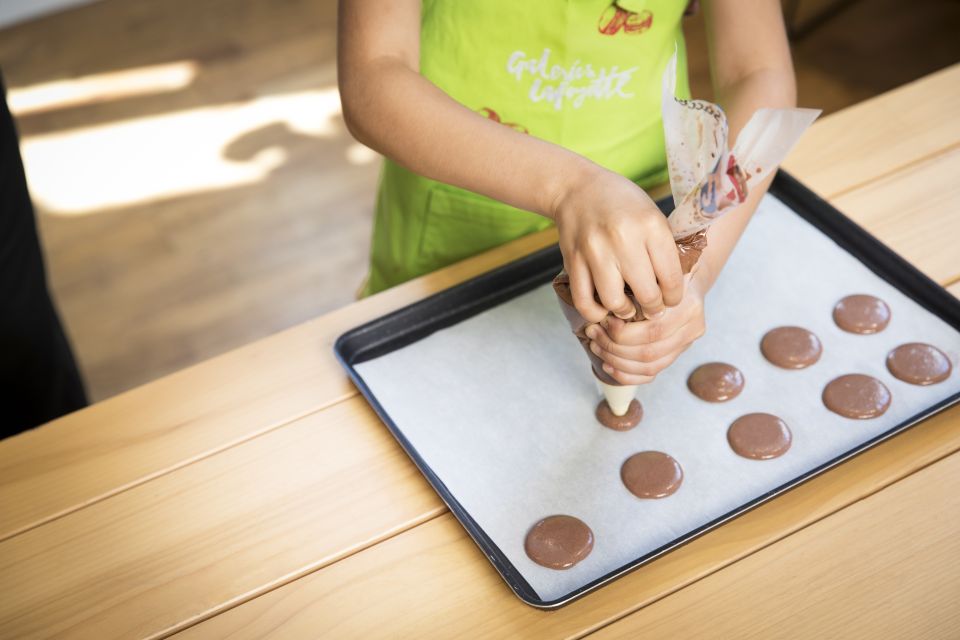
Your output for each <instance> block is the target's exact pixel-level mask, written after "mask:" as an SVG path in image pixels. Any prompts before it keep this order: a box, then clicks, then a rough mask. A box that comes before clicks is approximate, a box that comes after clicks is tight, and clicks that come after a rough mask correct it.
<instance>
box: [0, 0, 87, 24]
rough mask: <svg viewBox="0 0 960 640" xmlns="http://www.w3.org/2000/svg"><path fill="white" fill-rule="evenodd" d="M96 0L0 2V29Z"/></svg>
mask: <svg viewBox="0 0 960 640" xmlns="http://www.w3.org/2000/svg"><path fill="white" fill-rule="evenodd" d="M93 1H94V0H0V29H2V28H3V27H9V26H10V25H12V24H16V23H18V22H24V21H26V20H30V19H31V18H36V17H38V16H41V15H43V14H46V13H53V12H55V11H60V10H62V9H67V8H69V7H73V6H76V5H79V4H89V3H90V2H93Z"/></svg>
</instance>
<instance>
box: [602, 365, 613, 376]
mask: <svg viewBox="0 0 960 640" xmlns="http://www.w3.org/2000/svg"><path fill="white" fill-rule="evenodd" d="M603 370H604V371H606V372H607V373H609V374H610V375H613V367H611V366H610V365H608V364H604V365H603Z"/></svg>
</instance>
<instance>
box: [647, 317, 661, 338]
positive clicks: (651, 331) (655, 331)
mask: <svg viewBox="0 0 960 640" xmlns="http://www.w3.org/2000/svg"><path fill="white" fill-rule="evenodd" d="M647 322H649V323H650V324H648V325H647V342H657V341H658V340H660V339H661V338H663V325H662V324H660V323H659V322H653V321H651V320H648V321H647Z"/></svg>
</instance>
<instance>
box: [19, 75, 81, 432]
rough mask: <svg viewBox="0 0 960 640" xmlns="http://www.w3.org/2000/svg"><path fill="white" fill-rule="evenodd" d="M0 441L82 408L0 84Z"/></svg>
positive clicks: (76, 375)
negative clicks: (49, 285) (45, 270)
mask: <svg viewBox="0 0 960 640" xmlns="http://www.w3.org/2000/svg"><path fill="white" fill-rule="evenodd" d="M0 97H2V100H0V438H3V437H7V436H10V435H13V434H15V433H18V432H20V431H23V430H24V429H29V428H31V427H35V426H37V425H40V424H43V423H44V422H48V421H50V420H53V419H54V418H56V417H58V416H61V415H63V414H65V413H69V412H71V411H75V410H77V409H80V408H82V407H84V406H86V404H87V400H86V395H85V394H84V390H83V383H82V382H81V380H80V374H79V372H78V371H77V365H76V362H75V361H74V359H73V354H72V353H71V351H70V344H69V343H68V342H67V337H66V336H65V335H64V333H63V328H62V327H61V326H60V319H59V318H58V317H57V312H56V310H55V309H54V307H53V302H52V300H51V299H50V293H49V291H48V290H47V282H46V275H45V273H44V266H43V256H42V255H41V253H40V241H39V237H38V236H37V226H36V221H35V219H34V212H33V205H32V204H31V203H30V195H29V193H28V192H27V181H26V178H25V176H24V172H23V163H22V162H21V160H20V147H19V144H18V140H17V133H16V129H15V128H14V124H13V118H12V117H11V115H10V110H9V108H8V107H7V102H6V90H5V89H4V86H3V78H2V77H0Z"/></svg>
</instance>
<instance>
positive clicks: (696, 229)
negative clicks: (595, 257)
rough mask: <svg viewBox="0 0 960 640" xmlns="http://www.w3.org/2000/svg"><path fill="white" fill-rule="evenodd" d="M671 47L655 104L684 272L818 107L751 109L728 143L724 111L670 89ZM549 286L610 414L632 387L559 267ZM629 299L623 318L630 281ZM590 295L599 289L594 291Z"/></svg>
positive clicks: (617, 411)
mask: <svg viewBox="0 0 960 640" xmlns="http://www.w3.org/2000/svg"><path fill="white" fill-rule="evenodd" d="M676 81H677V54H676V53H674V54H673V57H672V58H671V59H670V62H669V63H668V64H667V68H666V71H664V73H663V84H662V94H661V109H662V112H663V132H664V136H665V140H666V150H667V170H668V172H669V174H670V189H671V191H672V192H673V203H674V210H673V212H672V213H671V214H670V217H669V218H667V223H668V224H669V225H670V230H671V231H672V232H673V238H674V240H675V241H676V243H677V252H678V253H679V255H680V267H681V269H682V270H683V273H684V275H685V276H686V274H689V273H691V272H692V271H693V270H694V269H695V267H696V264H697V261H698V260H699V259H700V255H701V254H702V253H703V251H704V250H705V249H706V248H707V228H708V227H709V226H710V225H711V224H713V223H714V222H716V220H717V219H718V218H720V216H722V215H724V214H725V213H727V212H728V211H731V210H733V209H734V208H736V207H737V205H739V204H740V203H742V202H743V201H744V200H746V198H747V195H748V194H749V192H750V188H751V186H755V185H757V184H758V183H759V182H760V181H762V180H763V179H764V178H766V177H767V176H768V175H770V173H771V172H773V171H774V170H775V169H776V168H777V165H779V164H780V162H782V161H783V159H784V158H785V157H786V156H787V154H788V153H789V152H790V150H791V149H792V148H793V146H794V144H796V142H797V140H799V139H800V136H801V135H803V132H804V131H806V130H807V128H808V127H809V126H810V125H811V124H812V123H813V121H814V120H816V118H817V116H819V115H820V111H819V110H818V109H758V110H757V111H756V112H755V113H754V114H753V116H752V117H751V118H750V120H749V122H747V124H746V126H744V128H743V130H741V131H740V135H739V136H738V137H737V141H736V144H734V146H733V149H729V148H728V146H727V135H728V127H727V117H726V115H725V114H724V113H723V110H722V109H721V108H720V107H719V106H717V105H715V104H713V103H711V102H707V101H705V100H681V99H678V98H677V97H676ZM553 289H554V291H555V292H556V294H557V298H558V300H559V301H560V308H561V310H562V311H563V314H564V316H565V317H566V318H567V322H568V323H569V324H570V330H571V331H573V334H574V335H575V336H576V337H577V339H578V340H579V341H580V344H581V345H582V346H583V349H584V351H586V353H587V357H588V358H590V365H591V368H592V370H593V374H594V376H595V377H596V379H597V382H598V383H599V385H600V388H601V391H603V395H604V397H605V398H606V401H607V404H608V405H609V406H610V409H611V411H612V412H613V413H614V415H618V416H622V415H624V414H626V412H627V409H628V408H629V406H630V402H631V401H632V400H633V398H634V395H635V394H636V390H637V387H636V386H633V385H622V384H620V383H619V382H617V381H616V380H614V379H613V378H612V377H610V375H608V374H607V372H605V371H604V370H603V361H602V360H601V359H600V358H599V357H597V356H596V355H595V354H594V353H593V352H592V351H590V339H589V338H588V337H587V334H586V330H587V327H588V326H589V325H590V324H591V323H590V322H588V321H587V320H586V319H585V318H584V317H583V316H581V315H580V313H579V312H578V311H577V310H576V308H575V307H574V306H573V296H572V294H571V291H570V278H569V277H568V276H567V274H566V272H563V271H561V272H560V274H559V275H558V276H557V277H556V278H554V279H553ZM624 293H626V295H627V298H628V299H629V300H630V301H631V302H632V303H633V306H634V310H635V312H634V315H633V317H631V318H629V319H628V320H626V321H627V322H643V321H645V318H644V316H643V313H642V312H641V311H640V304H639V303H638V302H637V300H636V298H635V297H634V296H633V292H632V291H631V290H630V287H625V288H624ZM594 296H595V297H596V299H597V302H599V301H600V299H599V297H597V296H596V294H594Z"/></svg>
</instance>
